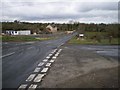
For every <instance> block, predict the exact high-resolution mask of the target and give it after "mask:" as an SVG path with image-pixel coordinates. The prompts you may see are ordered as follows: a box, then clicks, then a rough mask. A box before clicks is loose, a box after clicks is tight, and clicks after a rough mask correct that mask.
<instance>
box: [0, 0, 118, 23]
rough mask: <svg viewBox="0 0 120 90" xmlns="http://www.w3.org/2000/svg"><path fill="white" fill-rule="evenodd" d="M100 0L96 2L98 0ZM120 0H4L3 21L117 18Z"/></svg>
mask: <svg viewBox="0 0 120 90" xmlns="http://www.w3.org/2000/svg"><path fill="white" fill-rule="evenodd" d="M96 1H97V2H96ZM118 1H119V0H2V3H1V4H2V6H0V8H1V9H2V15H0V17H2V21H14V20H20V21H29V22H57V23H66V22H68V21H70V20H73V21H79V22H83V23H114V22H118Z"/></svg>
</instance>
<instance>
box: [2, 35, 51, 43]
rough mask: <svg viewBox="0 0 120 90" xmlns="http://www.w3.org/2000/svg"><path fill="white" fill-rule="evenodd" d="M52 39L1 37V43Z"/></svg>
mask: <svg viewBox="0 0 120 90" xmlns="http://www.w3.org/2000/svg"><path fill="white" fill-rule="evenodd" d="M50 39H52V38H45V37H44V38H38V37H37V38H36V37H32V36H2V41H3V42H10V41H12V42H23V41H44V40H50Z"/></svg>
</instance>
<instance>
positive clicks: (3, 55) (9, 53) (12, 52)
mask: <svg viewBox="0 0 120 90" xmlns="http://www.w3.org/2000/svg"><path fill="white" fill-rule="evenodd" d="M14 53H15V52H12V53H9V54H6V55H3V56H1V57H0V58H4V57H7V56H10V55H13V54H14Z"/></svg>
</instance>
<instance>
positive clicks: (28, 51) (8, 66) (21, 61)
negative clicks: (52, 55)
mask: <svg viewBox="0 0 120 90" xmlns="http://www.w3.org/2000/svg"><path fill="white" fill-rule="evenodd" d="M74 35H76V33H74V34H72V35H67V36H64V37H60V38H58V39H55V40H49V41H42V42H24V43H15V42H11V43H10V42H4V43H3V50H2V56H1V57H0V58H2V88H18V86H19V85H20V84H21V83H24V82H25V80H26V78H27V77H28V76H29V75H30V73H31V72H32V71H33V70H34V69H35V67H36V66H37V64H38V63H39V62H40V61H42V60H43V59H44V58H45V57H46V56H47V55H48V54H49V52H51V51H52V50H53V49H55V48H58V47H60V46H61V45H63V44H64V43H65V42H66V41H68V40H69V39H70V38H71V37H73V36H74Z"/></svg>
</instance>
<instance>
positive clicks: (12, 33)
mask: <svg viewBox="0 0 120 90" xmlns="http://www.w3.org/2000/svg"><path fill="white" fill-rule="evenodd" d="M5 34H7V35H30V34H31V31H30V30H24V31H14V30H6V31H5Z"/></svg>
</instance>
